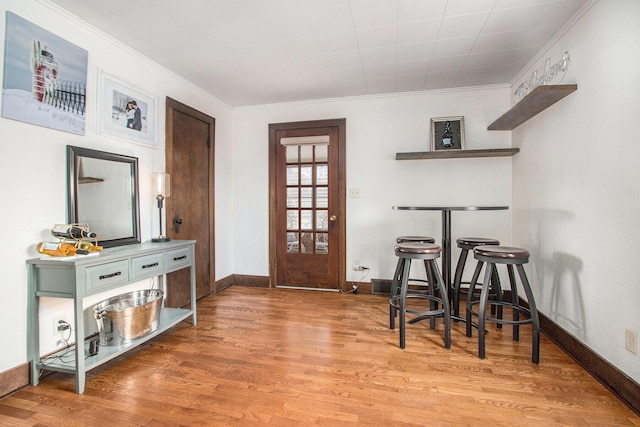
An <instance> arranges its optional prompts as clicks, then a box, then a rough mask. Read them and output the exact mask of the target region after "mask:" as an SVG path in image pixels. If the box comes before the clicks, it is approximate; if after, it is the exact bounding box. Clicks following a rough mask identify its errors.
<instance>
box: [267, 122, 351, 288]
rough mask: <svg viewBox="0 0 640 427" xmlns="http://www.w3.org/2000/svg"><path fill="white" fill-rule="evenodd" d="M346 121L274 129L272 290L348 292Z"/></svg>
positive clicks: (272, 148)
mask: <svg viewBox="0 0 640 427" xmlns="http://www.w3.org/2000/svg"><path fill="white" fill-rule="evenodd" d="M344 132H345V121H344V119H339V120H323V121H314V122H298V123H283V124H272V125H270V149H271V160H270V181H271V185H270V186H271V189H270V190H271V191H270V199H271V200H270V202H271V207H272V209H271V210H270V212H271V218H270V224H271V230H270V259H271V272H270V274H271V277H270V278H271V284H272V286H290V287H300V288H311V289H334V290H338V289H344V288H345V265H346V260H345V255H344V254H345V246H346V245H345V237H344V231H345V208H344V201H345V187H344V165H345V163H344V143H345V134H344Z"/></svg>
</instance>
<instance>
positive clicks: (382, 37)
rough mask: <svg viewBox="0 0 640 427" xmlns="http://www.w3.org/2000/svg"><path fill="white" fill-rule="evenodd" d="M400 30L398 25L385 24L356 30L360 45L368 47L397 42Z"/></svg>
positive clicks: (364, 47)
mask: <svg viewBox="0 0 640 427" xmlns="http://www.w3.org/2000/svg"><path fill="white" fill-rule="evenodd" d="M397 34H398V30H397V27H396V25H385V26H384V27H369V28H359V29H357V30H356V37H357V39H358V47H359V48H360V49H367V48H370V47H378V46H391V45H394V46H395V44H396V42H397Z"/></svg>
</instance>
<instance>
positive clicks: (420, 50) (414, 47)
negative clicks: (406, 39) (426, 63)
mask: <svg viewBox="0 0 640 427" xmlns="http://www.w3.org/2000/svg"><path fill="white" fill-rule="evenodd" d="M435 48H436V42H435V41H431V42H423V43H412V44H398V48H397V50H398V62H404V61H417V60H421V59H429V58H431V56H432V55H433V51H434V49H435Z"/></svg>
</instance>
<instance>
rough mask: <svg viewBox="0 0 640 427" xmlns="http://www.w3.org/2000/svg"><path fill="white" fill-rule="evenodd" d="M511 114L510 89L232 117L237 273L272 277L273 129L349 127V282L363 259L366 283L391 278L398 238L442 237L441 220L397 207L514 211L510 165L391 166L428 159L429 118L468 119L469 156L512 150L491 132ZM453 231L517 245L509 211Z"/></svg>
mask: <svg viewBox="0 0 640 427" xmlns="http://www.w3.org/2000/svg"><path fill="white" fill-rule="evenodd" d="M508 106H509V90H508V88H495V87H488V88H482V89H468V90H460V91H453V92H431V93H419V94H401V95H394V96H381V97H366V98H354V99H348V100H330V101H319V102H306V103H292V104H279V105H271V106H263V107H256V108H244V109H239V110H236V112H235V113H234V126H233V128H234V155H233V159H234V164H233V182H234V186H235V187H236V188H243V189H244V190H243V197H236V198H235V199H234V209H233V210H234V212H235V222H234V226H235V234H234V241H235V242H237V244H238V245H240V243H239V242H244V243H243V244H242V250H241V251H237V252H236V253H235V254H234V273H237V274H251V275H265V276H266V275H268V274H269V265H268V264H269V252H268V228H269V227H268V226H269V223H268V215H269V209H268V203H269V200H268V185H269V184H268V173H269V171H268V125H269V123H279V122H292V121H304V120H316V119H333V118H346V127H347V137H346V158H347V167H346V168H347V188H359V189H360V195H361V196H360V198H359V199H350V198H348V195H347V218H346V221H347V266H348V274H347V280H354V281H355V280H359V279H360V278H361V277H362V273H359V272H354V271H351V265H352V262H353V260H359V261H360V263H361V264H362V265H364V266H367V267H369V268H370V269H371V271H370V275H369V276H368V277H367V279H366V280H367V281H368V280H369V279H371V278H380V279H390V278H391V276H392V274H393V269H394V268H395V263H396V259H395V256H394V254H393V243H394V241H395V237H396V236H398V235H402V234H416V233H421V234H430V235H432V236H433V237H435V238H436V239H438V240H439V239H440V238H441V215H440V212H402V211H395V210H392V206H393V205H411V204H436V205H438V204H454V205H465V204H481V205H494V204H496V205H508V206H510V205H511V158H510V157H507V158H481V159H447V160H412V161H397V160H395V153H396V152H407V151H428V150H430V148H429V144H430V142H429V138H430V137H429V134H430V118H431V117H441V116H457V115H462V116H464V120H465V128H466V132H465V133H466V147H467V148H468V149H480V148H505V147H509V146H510V135H509V134H507V133H504V132H488V131H487V130H486V128H487V125H488V124H489V123H491V122H492V121H493V120H494V119H496V118H497V117H498V116H500V114H502V112H504V111H505V110H506V109H507V108H508ZM347 193H349V191H347ZM452 223H453V238H454V239H455V238H456V237H461V236H463V235H467V236H468V235H481V236H491V237H495V238H498V239H500V240H502V241H503V242H505V243H508V242H510V240H511V211H485V212H454V213H453V217H452ZM456 249H457V248H456ZM457 255H458V252H457V250H456V251H454V256H455V257H457ZM469 275H470V273H469Z"/></svg>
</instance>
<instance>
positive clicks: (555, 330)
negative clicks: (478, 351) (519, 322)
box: [505, 297, 640, 415]
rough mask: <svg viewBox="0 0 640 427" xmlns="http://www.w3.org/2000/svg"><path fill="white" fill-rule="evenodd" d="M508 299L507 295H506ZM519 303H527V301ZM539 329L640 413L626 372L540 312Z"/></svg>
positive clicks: (637, 393)
mask: <svg viewBox="0 0 640 427" xmlns="http://www.w3.org/2000/svg"><path fill="white" fill-rule="evenodd" d="M505 298H510V297H505ZM520 300H521V304H523V305H525V306H528V304H527V303H526V301H524V300H522V299H521V298H520ZM538 317H539V318H540V330H541V331H542V333H543V334H544V335H545V336H546V337H547V338H549V340H551V341H552V342H553V343H554V344H556V345H557V346H558V347H560V348H561V349H562V350H563V351H564V352H565V353H567V354H568V355H569V356H570V357H571V358H572V359H573V360H574V361H575V362H576V363H577V364H578V365H580V366H582V368H583V369H584V370H585V371H587V372H588V373H589V374H591V375H592V376H593V377H594V378H595V379H597V380H598V381H599V382H600V383H601V384H602V385H604V386H605V387H606V388H607V389H608V390H609V391H610V392H611V393H613V394H614V395H615V396H616V397H617V398H618V399H620V400H621V401H622V402H623V403H624V404H626V405H627V406H628V407H629V409H631V410H632V411H633V412H635V413H636V414H637V415H640V384H638V383H637V382H635V381H634V380H633V379H632V378H631V377H629V376H628V375H627V374H625V373H624V372H622V371H621V370H619V369H618V368H616V367H615V366H613V365H612V364H610V363H609V362H607V361H606V360H605V359H603V358H602V357H600V356H598V355H597V354H596V353H595V352H594V351H593V350H591V349H590V348H589V347H587V346H586V345H585V344H584V343H582V342H581V341H579V340H578V339H577V338H575V337H574V336H573V335H571V334H570V333H569V332H567V331H566V330H564V329H563V328H561V327H560V326H559V325H558V324H556V323H555V322H554V321H553V320H551V319H550V318H549V317H547V316H545V315H544V314H543V313H540V312H539V313H538Z"/></svg>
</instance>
